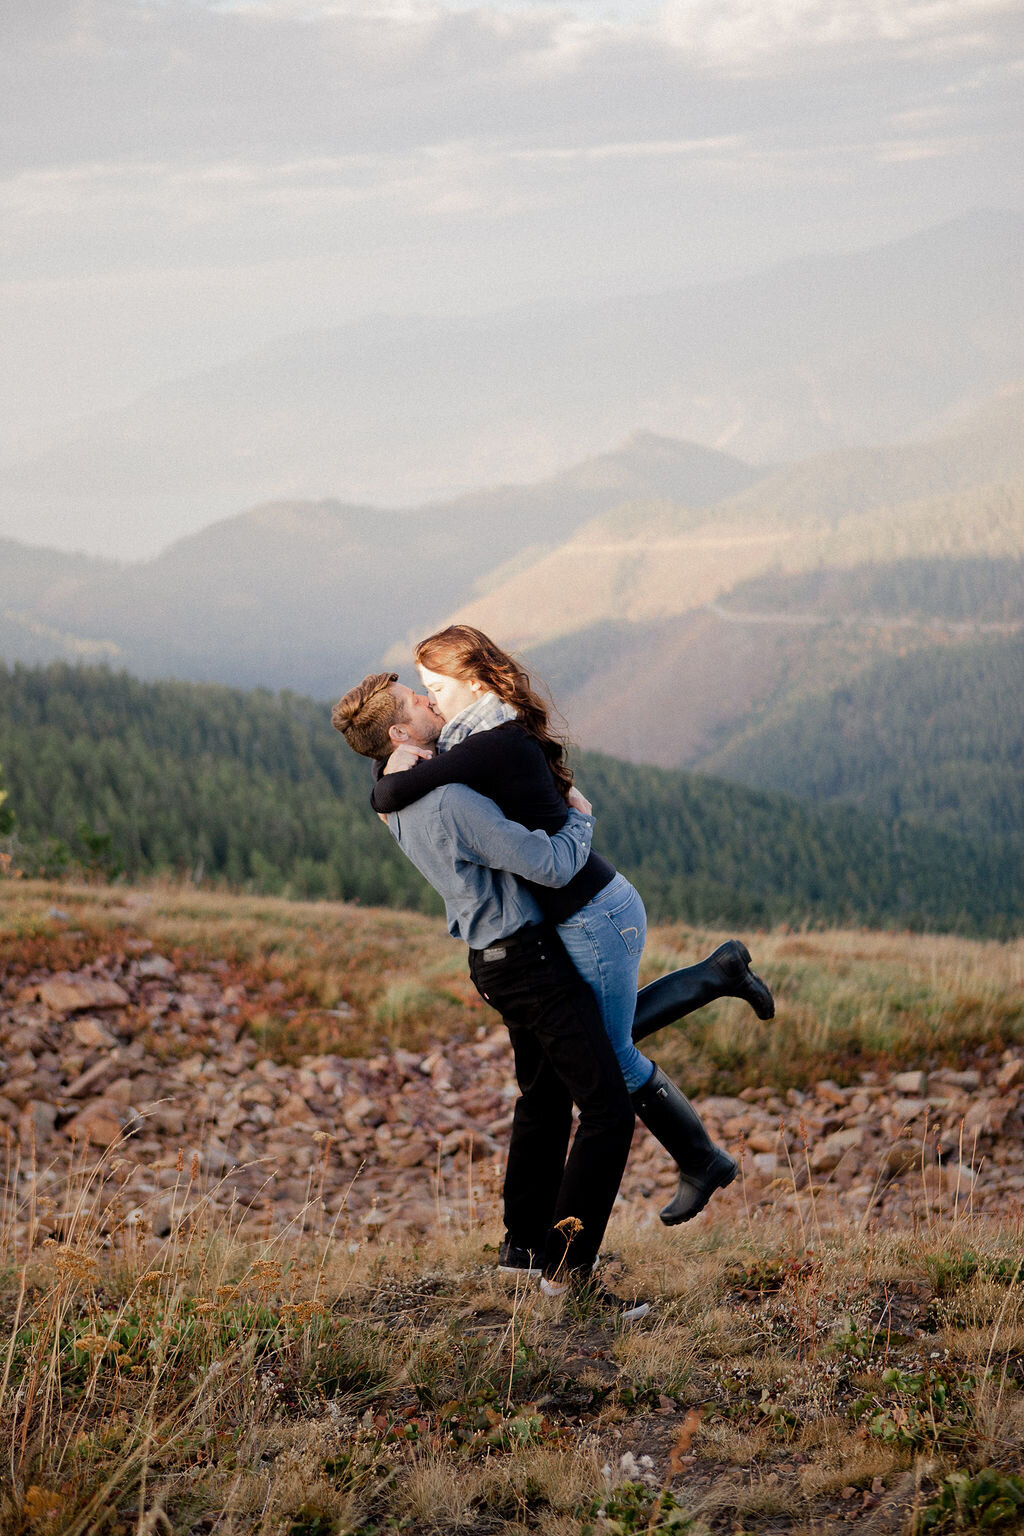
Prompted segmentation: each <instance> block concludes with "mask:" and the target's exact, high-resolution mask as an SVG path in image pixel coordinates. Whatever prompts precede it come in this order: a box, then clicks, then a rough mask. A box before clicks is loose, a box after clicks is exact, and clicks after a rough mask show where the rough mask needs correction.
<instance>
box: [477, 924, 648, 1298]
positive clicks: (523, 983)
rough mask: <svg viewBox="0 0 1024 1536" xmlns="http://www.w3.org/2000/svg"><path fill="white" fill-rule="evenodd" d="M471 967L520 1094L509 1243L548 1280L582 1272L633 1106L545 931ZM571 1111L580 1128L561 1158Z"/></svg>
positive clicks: (603, 1219)
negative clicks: (537, 1261)
mask: <svg viewBox="0 0 1024 1536" xmlns="http://www.w3.org/2000/svg"><path fill="white" fill-rule="evenodd" d="M469 972H470V975H471V976H472V978H473V982H474V984H475V986H476V989H477V991H478V992H479V993H480V995H481V997H483V998H484V1000H485V1001H486V1002H488V1003H490V1005H491V1007H492V1008H496V1009H497V1010H498V1012H499V1013H500V1014H501V1016H502V1018H503V1019H504V1021H505V1024H506V1025H507V1027H508V1032H509V1035H510V1036H511V1038H512V1050H513V1053H514V1056H515V1069H516V1081H517V1082H518V1084H519V1088H520V1093H521V1097H520V1098H519V1099H518V1101H517V1103H516V1107H515V1113H514V1117H513V1121H512V1138H511V1142H510V1144H509V1152H508V1166H507V1168H506V1171H505V1226H506V1229H507V1232H508V1237H509V1240H510V1241H511V1242H513V1243H515V1244H516V1246H517V1247H521V1248H528V1249H530V1250H531V1252H533V1253H535V1254H540V1255H543V1261H542V1262H543V1267H544V1272H545V1274H547V1275H554V1274H556V1273H559V1274H564V1273H565V1272H566V1271H567V1270H578V1271H581V1272H584V1273H586V1272H589V1270H590V1267H591V1265H592V1264H593V1262H594V1260H595V1259H596V1258H597V1254H598V1249H599V1248H600V1246H601V1239H602V1237H603V1236H604V1230H605V1227H606V1226H607V1224H608V1217H609V1215H610V1214H611V1209H612V1205H613V1203H614V1200H615V1196H616V1193H617V1192H618V1188H619V1183H620V1180H621V1179H622V1174H623V1170H624V1169H625V1166H626V1159H627V1158H628V1156H629V1146H630V1142H631V1140H632V1137H633V1104H632V1100H631V1099H630V1096H629V1093H628V1091H627V1089H626V1084H625V1082H624V1081H623V1078H622V1072H621V1071H620V1069H619V1064H618V1062H617V1061H616V1059H615V1052H614V1051H613V1050H612V1047H611V1043H610V1041H609V1039H608V1036H607V1035H606V1033H605V1030H604V1025H603V1023H602V1021H601V1015H600V1012H599V1010H598V1006H597V1001H596V999H595V997H594V994H593V992H591V990H590V988H589V987H588V986H587V984H586V982H585V981H584V980H583V979H582V977H581V976H580V973H579V972H578V971H577V969H576V967H575V966H574V965H573V963H572V961H571V960H570V959H569V957H568V955H567V954H566V952H565V950H564V948H563V946H562V942H561V940H560V939H559V937H558V935H557V934H556V933H555V932H554V930H553V928H551V927H549V926H548V925H544V926H541V927H538V928H527V929H521V930H520V932H519V933H518V934H516V935H514V936H513V938H512V939H507V940H504V941H503V942H502V943H500V944H495V945H492V947H491V948H490V949H483V950H479V949H476V950H474V949H471V950H470V952H469ZM573 1104H576V1106H577V1107H578V1109H579V1112H580V1122H579V1126H578V1128H577V1130H576V1135H575V1137H574V1139H573V1143H572V1150H571V1151H570V1152H569V1156H568V1160H567V1159H566V1150H567V1148H568V1146H569V1136H570V1133H571V1130H572V1106H573ZM573 1217H574V1218H575V1221H576V1222H579V1223H581V1224H582V1226H581V1229H580V1230H579V1231H574V1230H573V1228H574V1225H575V1224H574V1223H573V1222H571V1221H566V1218H573ZM562 1221H566V1226H565V1227H564V1228H563V1229H562V1230H560V1231H559V1230H556V1228H557V1225H558V1223H559V1222H562Z"/></svg>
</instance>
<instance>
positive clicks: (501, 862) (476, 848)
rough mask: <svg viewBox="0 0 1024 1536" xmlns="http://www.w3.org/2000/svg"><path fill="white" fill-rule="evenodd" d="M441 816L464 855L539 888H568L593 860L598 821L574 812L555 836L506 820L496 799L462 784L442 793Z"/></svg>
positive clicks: (450, 787) (477, 862)
mask: <svg viewBox="0 0 1024 1536" xmlns="http://www.w3.org/2000/svg"><path fill="white" fill-rule="evenodd" d="M440 793H441V795H442V797H443V798H442V800H441V804H440V806H439V811H440V814H441V816H442V819H443V820H444V822H445V823H446V825H447V827H448V830H449V832H450V834H451V836H452V838H453V840H454V841H455V843H456V845H457V846H458V848H459V850H460V852H461V853H462V855H463V856H464V857H465V858H467V859H470V860H471V861H472V862H473V863H475V864H483V865H485V866H486V867H487V868H488V869H506V870H508V871H509V873H510V874H513V875H518V876H519V877H520V878H521V879H523V880H532V881H533V882H534V883H535V884H536V885H547V886H552V887H556V888H557V887H560V886H563V885H568V884H569V881H570V880H571V879H572V878H573V876H574V875H577V874H579V872H580V870H581V869H582V868H583V866H584V864H585V863H586V862H587V859H588V858H589V857H590V844H591V839H592V837H593V834H594V818H593V816H585V815H584V814H583V813H582V812H580V811H576V810H571V811H570V812H569V815H568V817H567V818H566V822H565V826H564V827H561V828H560V829H559V830H558V831H557V832H555V833H553V834H552V835H551V836H550V837H549V836H548V834H547V833H546V832H529V831H527V829H526V828H525V827H524V826H521V825H520V823H519V822H518V821H509V820H508V818H507V817H506V816H503V815H502V813H501V811H500V810H499V809H498V807H497V806H496V805H495V803H494V801H493V800H488V799H486V798H485V796H483V795H478V794H477V793H476V791H475V790H472V789H467V788H466V787H465V785H463V784H452V785H449V786H448V787H447V788H446V789H443V790H442V791H441V792H440Z"/></svg>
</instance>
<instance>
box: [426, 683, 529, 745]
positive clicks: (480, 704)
mask: <svg viewBox="0 0 1024 1536" xmlns="http://www.w3.org/2000/svg"><path fill="white" fill-rule="evenodd" d="M517 717H518V711H517V710H516V709H514V708H513V706H512V705H511V704H506V703H505V701H504V699H499V698H498V695H497V694H496V693H484V694H481V696H480V698H478V699H477V701H476V703H475V704H467V705H466V707H465V709H460V710H459V713H458V714H457V715H455V716H453V718H452V719H451V720H449V721H448V724H447V725H446V726H445V728H444V730H443V731H442V732H441V734H440V736H439V737H438V738H437V750H438V751H439V752H447V750H448V748H449V747H457V746H458V744H459V742H460V741H465V739H466V737H467V736H475V735H476V733H477V731H493V730H494V727H495V726H496V725H504V724H505V722H506V721H507V720H515V719H516V718H517Z"/></svg>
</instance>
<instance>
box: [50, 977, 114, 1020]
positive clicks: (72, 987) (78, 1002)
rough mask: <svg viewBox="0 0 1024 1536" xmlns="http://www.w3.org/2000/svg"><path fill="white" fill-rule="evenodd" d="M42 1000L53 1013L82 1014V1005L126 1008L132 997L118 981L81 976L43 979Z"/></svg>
mask: <svg viewBox="0 0 1024 1536" xmlns="http://www.w3.org/2000/svg"><path fill="white" fill-rule="evenodd" d="M39 1001H40V1002H41V1003H43V1004H44V1005H45V1006H46V1007H47V1008H49V1010H50V1012H51V1013H79V1012H80V1011H81V1010H82V1009H83V1008H124V1007H126V1006H127V1004H128V1003H129V1002H130V998H129V996H128V993H127V992H126V991H125V990H124V988H123V987H121V986H119V985H118V983H117V982H116V981H105V980H102V979H98V978H96V977H92V976H80V977H76V978H75V979H74V980H73V981H44V982H43V984H42V986H41V987H40V988H39Z"/></svg>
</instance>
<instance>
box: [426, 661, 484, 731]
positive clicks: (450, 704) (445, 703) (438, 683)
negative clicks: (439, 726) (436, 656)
mask: <svg viewBox="0 0 1024 1536" xmlns="http://www.w3.org/2000/svg"><path fill="white" fill-rule="evenodd" d="M416 670H417V671H418V672H419V674H420V677H421V678H422V679H423V686H424V688H425V689H426V690H427V693H428V694H429V695H430V697H431V698H432V699H433V701H434V703H435V704H436V705H437V707H438V709H439V710H440V712H441V714H442V715H443V716H444V718H445V720H454V719H455V716H456V715H458V714H460V713H461V712H462V710H464V709H465V707H466V705H467V704H472V703H474V701H475V700H476V699H478V698H479V697H480V695H481V694H482V693H486V692H487V690H486V688H485V687H484V685H483V683H481V682H480V681H479V680H478V679H477V678H474V679H473V681H472V682H469V683H463V682H461V681H460V680H459V679H458V678H457V677H445V675H444V673H443V672H431V670H430V668H429V667H417V669H416Z"/></svg>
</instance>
